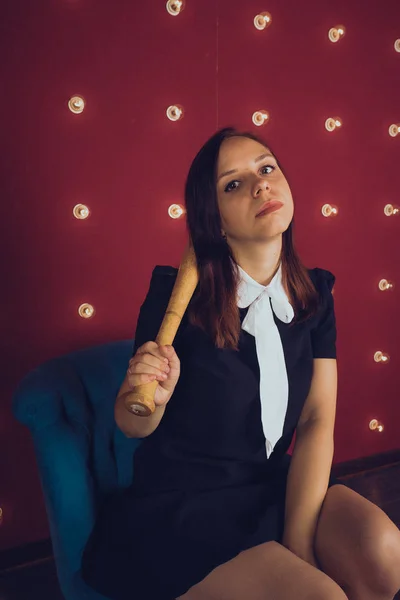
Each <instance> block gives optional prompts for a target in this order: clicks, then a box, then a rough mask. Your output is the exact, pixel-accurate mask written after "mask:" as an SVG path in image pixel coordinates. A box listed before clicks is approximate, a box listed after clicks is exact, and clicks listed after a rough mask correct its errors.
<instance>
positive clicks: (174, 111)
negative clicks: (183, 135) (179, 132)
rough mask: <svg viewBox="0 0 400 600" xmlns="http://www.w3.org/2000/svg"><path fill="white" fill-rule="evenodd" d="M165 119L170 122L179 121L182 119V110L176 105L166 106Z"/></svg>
mask: <svg viewBox="0 0 400 600" xmlns="http://www.w3.org/2000/svg"><path fill="white" fill-rule="evenodd" d="M167 117H168V119H170V120H171V121H179V119H183V108H182V107H181V106H178V105H172V106H168V108H167Z"/></svg>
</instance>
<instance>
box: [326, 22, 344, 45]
mask: <svg viewBox="0 0 400 600" xmlns="http://www.w3.org/2000/svg"><path fill="white" fill-rule="evenodd" d="M345 35H346V28H345V26H344V25H336V27H331V28H330V30H329V32H328V38H329V39H330V41H331V42H334V43H335V42H338V41H339V40H340V39H342V37H343V36H345Z"/></svg>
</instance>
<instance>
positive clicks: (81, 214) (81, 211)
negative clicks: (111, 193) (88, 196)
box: [72, 204, 90, 219]
mask: <svg viewBox="0 0 400 600" xmlns="http://www.w3.org/2000/svg"><path fill="white" fill-rule="evenodd" d="M72 213H73V215H74V217H75V218H76V219H87V218H88V216H89V215H90V210H89V209H88V207H87V206H85V205H84V204H76V205H75V206H74V208H73V209H72Z"/></svg>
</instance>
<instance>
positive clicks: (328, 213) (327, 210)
mask: <svg viewBox="0 0 400 600" xmlns="http://www.w3.org/2000/svg"><path fill="white" fill-rule="evenodd" d="M321 212H322V214H323V215H324V217H336V215H337V214H338V208H337V207H336V206H333V205H332V204H324V205H323V207H322V208H321Z"/></svg>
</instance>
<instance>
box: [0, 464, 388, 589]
mask: <svg viewBox="0 0 400 600" xmlns="http://www.w3.org/2000/svg"><path fill="white" fill-rule="evenodd" d="M338 475H339V474H338ZM341 480H343V481H345V482H346V484H347V485H349V486H350V487H351V488H352V489H354V490H355V491H356V492H358V493H359V494H361V495H362V496H364V497H365V498H367V499H368V500H371V502H374V504H376V505H377V506H379V507H380V508H382V510H384V511H385V512H386V514H387V515H388V516H389V517H390V519H391V520H392V521H393V522H394V523H396V525H397V527H399V528H400V462H398V463H395V464H392V465H389V466H384V467H377V468H374V469H371V470H368V471H364V472H362V473H359V474H357V475H344V476H341ZM32 598H33V599H36V598H40V600H63V596H62V594H61V592H60V588H59V586H58V582H57V576H56V572H55V567H54V562H53V560H52V559H51V558H48V559H44V560H41V561H37V562H36V564H31V565H26V566H23V567H18V568H13V569H8V570H7V571H5V572H3V573H2V574H0V600H31V599H32ZM132 600H140V599H139V598H138V599H136V598H132ZM288 600H290V599H288ZM396 600H400V593H399V594H397V595H396Z"/></svg>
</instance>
